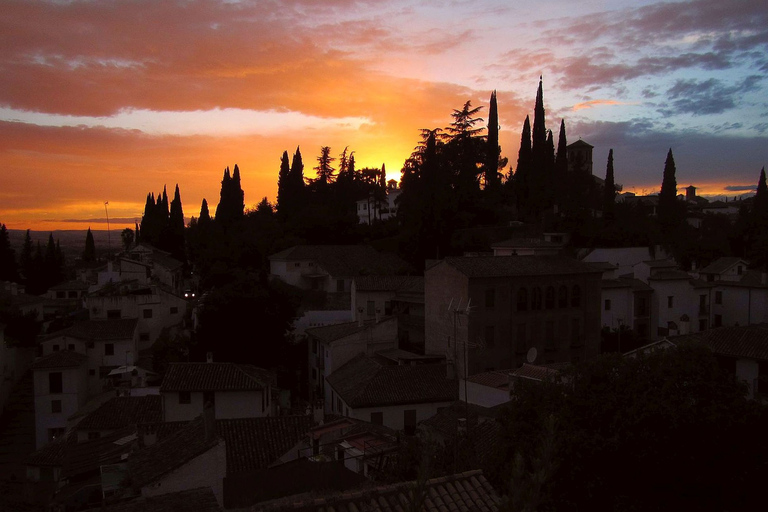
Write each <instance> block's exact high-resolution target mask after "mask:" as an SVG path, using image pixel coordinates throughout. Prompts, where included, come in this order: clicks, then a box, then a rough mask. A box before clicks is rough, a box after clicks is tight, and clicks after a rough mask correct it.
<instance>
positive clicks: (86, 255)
mask: <svg viewBox="0 0 768 512" xmlns="http://www.w3.org/2000/svg"><path fill="white" fill-rule="evenodd" d="M83 261H85V262H89V263H90V262H94V261H96V244H95V243H94V241H93V233H91V228H90V227H88V232H87V233H86V234H85V250H84V251H83Z"/></svg>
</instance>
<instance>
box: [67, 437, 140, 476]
mask: <svg viewBox="0 0 768 512" xmlns="http://www.w3.org/2000/svg"><path fill="white" fill-rule="evenodd" d="M137 445H138V437H137V436H136V428H135V427H126V428H122V429H120V430H116V431H115V432H112V433H110V434H107V435H106V436H101V437H100V438H98V439H93V440H90V441H86V442H84V443H73V444H68V445H67V448H66V450H65V456H64V466H63V468H62V473H63V475H64V476H66V477H70V478H71V477H75V476H78V475H86V474H92V473H94V472H98V470H99V467H100V466H102V465H104V464H116V463H118V462H121V461H123V460H124V457H125V455H126V454H128V453H130V452H131V451H133V450H134V449H135V447H136V446H137Z"/></svg>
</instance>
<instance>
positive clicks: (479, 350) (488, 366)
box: [425, 256, 601, 376]
mask: <svg viewBox="0 0 768 512" xmlns="http://www.w3.org/2000/svg"><path fill="white" fill-rule="evenodd" d="M600 276H601V271H600V270H597V269H594V268H592V267H590V266H589V265H587V264H584V263H581V262H579V261H576V260H572V259H568V258H564V257H551V256H550V257H547V256H487V257H486V256H477V257H464V258H446V259H445V260H443V261H441V262H440V263H438V264H436V265H434V266H432V267H431V268H429V269H427V271H426V273H425V283H426V284H425V304H426V308H427V309H426V319H425V324H426V329H425V330H426V353H427V354H442V355H445V356H446V357H447V358H448V359H449V360H451V361H454V362H455V364H456V368H457V373H458V375H460V376H461V375H472V374H476V373H480V372H483V371H488V370H494V369H504V368H513V367H516V366H519V365H520V364H522V363H523V362H526V361H529V357H530V355H531V349H536V357H538V358H540V359H541V362H544V363H554V362H567V361H577V360H584V359H589V358H591V357H594V356H596V355H597V354H598V352H599V343H600V309H599V305H600ZM536 361H537V362H538V361H539V359H536ZM465 362H466V365H465ZM465 368H468V370H465ZM465 372H466V373H465Z"/></svg>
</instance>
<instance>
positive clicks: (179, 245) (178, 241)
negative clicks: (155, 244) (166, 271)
mask: <svg viewBox="0 0 768 512" xmlns="http://www.w3.org/2000/svg"><path fill="white" fill-rule="evenodd" d="M167 243H168V249H169V251H170V253H171V255H172V256H173V257H174V258H176V259H177V260H179V261H186V251H185V249H184V210H183V208H182V205H181V193H180V192H179V185H178V183H177V184H176V190H175V191H174V194H173V201H171V211H170V215H169V218H168V242H167Z"/></svg>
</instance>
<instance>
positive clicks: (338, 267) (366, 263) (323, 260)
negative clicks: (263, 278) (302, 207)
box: [269, 245, 411, 277]
mask: <svg viewBox="0 0 768 512" xmlns="http://www.w3.org/2000/svg"><path fill="white" fill-rule="evenodd" d="M269 259H270V260H272V261H274V260H286V261H315V262H317V263H318V264H319V265H320V266H321V267H322V268H323V270H325V271H326V272H328V273H329V274H331V275H332V276H339V277H342V276H344V277H353V276H362V275H391V274H398V273H403V272H405V271H408V270H411V269H410V266H409V265H408V264H407V263H406V262H405V261H403V260H401V259H400V258H399V257H397V256H395V255H394V254H388V253H380V252H378V251H376V250H375V249H374V248H372V247H370V246H368V245H294V246H293V247H291V248H289V249H286V250H284V251H281V252H278V253H276V254H273V255H271V256H270V257H269Z"/></svg>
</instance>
